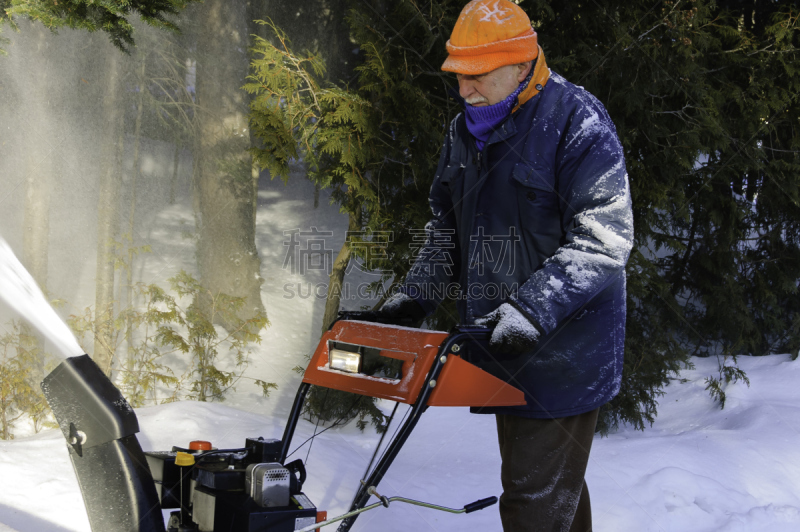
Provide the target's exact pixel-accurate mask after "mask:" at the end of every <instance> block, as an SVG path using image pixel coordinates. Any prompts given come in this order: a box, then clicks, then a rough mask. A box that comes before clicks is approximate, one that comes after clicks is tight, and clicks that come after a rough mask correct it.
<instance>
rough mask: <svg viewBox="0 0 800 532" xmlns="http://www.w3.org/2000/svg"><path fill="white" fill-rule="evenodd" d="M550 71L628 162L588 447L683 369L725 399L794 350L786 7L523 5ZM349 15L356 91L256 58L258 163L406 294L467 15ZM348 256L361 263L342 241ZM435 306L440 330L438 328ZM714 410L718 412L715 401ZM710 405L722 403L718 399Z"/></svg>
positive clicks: (276, 59)
mask: <svg viewBox="0 0 800 532" xmlns="http://www.w3.org/2000/svg"><path fill="white" fill-rule="evenodd" d="M520 5H521V6H522V7H523V8H524V9H525V10H526V11H527V12H528V14H529V15H530V17H531V20H532V21H533V25H534V27H535V29H536V30H537V32H538V33H539V36H540V42H541V44H542V46H543V48H544V51H545V54H546V56H547V61H548V64H549V65H550V67H551V68H552V69H553V70H554V71H556V72H559V73H560V74H562V75H564V76H565V77H566V78H567V79H569V80H570V81H573V82H574V83H576V84H578V85H583V86H585V87H586V89H587V90H589V91H590V92H592V93H593V94H594V95H596V96H597V97H598V98H599V99H600V100H601V101H602V102H603V103H604V105H605V106H606V107H607V109H608V111H609V113H610V115H611V118H612V119H613V121H614V123H615V124H616V126H617V130H618V133H619V136H620V139H621V141H622V144H623V146H624V149H625V154H626V159H627V165H628V172H629V175H630V181H631V188H632V195H633V201H634V214H635V224H636V225H635V230H636V248H637V249H635V250H634V252H633V254H632V256H631V260H630V262H629V264H628V268H627V270H628V279H629V281H628V332H627V341H626V354H625V366H626V367H625V371H624V377H623V378H624V382H623V386H622V391H621V393H620V395H619V396H618V397H617V398H616V399H615V400H614V401H612V402H611V403H610V404H609V405H607V407H606V408H605V409H604V411H603V414H602V416H601V421H600V425H599V428H600V430H608V429H609V428H610V427H613V426H615V425H616V424H617V423H619V422H620V421H624V422H629V423H632V424H633V425H634V426H636V427H638V428H643V427H644V426H645V424H646V423H648V422H652V421H653V419H654V416H655V414H656V407H657V399H658V397H659V395H660V394H661V393H662V392H661V390H662V388H663V387H664V386H665V385H666V384H668V382H669V379H670V378H672V377H674V376H675V375H676V374H677V372H678V371H679V370H680V369H681V368H682V367H684V366H686V365H688V364H689V357H690V356H691V355H700V356H711V355H718V356H720V357H722V358H721V360H722V362H721V365H720V375H719V377H715V376H711V377H710V389H711V391H712V393H714V392H715V388H714V384H715V383H716V389H718V390H722V391H724V382H727V381H730V380H735V379H737V378H742V377H743V374H741V372H739V371H738V370H737V369H736V368H735V366H732V365H731V364H732V363H734V362H735V356H736V355H741V354H753V355H761V354H767V353H770V352H786V351H789V352H792V353H797V350H798V348H800V312H798V311H799V310H800V308H799V307H800V298H798V294H797V289H798V285H797V279H798V278H800V242H798V234H800V227H798V225H800V208H799V207H798V201H800V172H799V171H800V158H799V157H798V153H800V138H799V137H798V127H800V124H798V122H797V120H798V118H797V117H798V116H800V113H799V112H798V111H800V108H799V107H800V102H798V97H797V94H798V91H799V90H800V69H798V68H797V65H798V64H800V62H798V52H797V46H798V38H799V37H798V31H797V30H798V14H799V13H800V8H798V3H797V2H782V3H777V2H768V3H763V2H759V3H756V2H755V1H752V2H750V1H748V2H745V1H736V0H730V1H726V2H710V1H706V0H682V1H666V2H663V3H656V4H653V3H652V2H651V1H649V0H648V1H644V0H635V1H633V2H620V1H616V0H598V1H597V2H591V3H581V4H576V3H572V2H553V1H548V0H523V1H521V2H520ZM355 7H356V8H355V9H352V10H351V11H350V12H349V14H348V23H349V25H350V28H351V38H352V39H353V40H354V41H355V43H356V45H357V46H358V47H359V50H360V53H359V58H360V61H361V62H360V64H359V66H358V67H357V68H356V71H357V77H356V78H355V79H353V80H351V82H350V83H344V84H338V85H332V84H326V83H325V82H324V76H323V72H324V65H323V63H322V62H321V60H320V59H319V57H316V56H313V55H305V56H299V55H296V54H294V53H293V52H292V49H291V45H290V44H289V42H288V40H287V39H286V38H285V37H283V38H281V39H280V44H279V45H278V46H272V45H270V44H269V43H268V42H267V41H264V40H259V41H258V42H257V43H256V46H255V58H254V60H253V72H254V73H253V76H252V78H251V83H250V84H249V85H248V86H247V89H248V90H249V91H250V92H252V93H253V94H254V100H253V105H252V111H251V123H252V128H253V132H254V133H255V134H256V135H257V136H258V137H259V138H260V139H261V140H262V142H263V144H262V146H260V147H259V148H258V149H257V150H255V151H254V154H255V157H256V160H257V162H259V164H261V165H262V166H264V167H267V168H269V169H270V170H271V171H272V172H273V174H277V175H283V176H286V175H287V164H288V161H289V160H290V159H292V158H298V157H303V158H304V160H305V161H306V163H307V164H308V165H309V173H310V176H311V178H312V179H313V180H315V181H316V182H318V183H319V184H320V185H321V186H325V187H329V188H331V189H332V191H333V198H334V199H335V200H336V201H337V202H338V203H339V204H340V205H341V206H342V208H343V210H344V211H345V212H348V213H351V214H353V215H355V216H357V219H358V220H360V221H361V227H362V229H364V230H365V233H364V240H366V241H367V242H370V241H371V240H374V238H375V236H376V235H379V234H380V232H383V231H387V232H391V233H392V234H393V237H394V238H393V240H392V241H391V242H388V245H387V246H385V248H384V249H385V252H386V256H385V258H383V259H378V260H371V261H370V259H374V257H371V256H370V255H369V250H370V246H368V245H357V246H352V252H353V255H354V256H357V257H359V258H361V259H362V260H366V261H368V264H369V265H370V266H371V267H372V268H374V269H379V270H381V271H383V272H384V278H385V279H394V280H395V281H397V280H400V279H402V278H403V277H404V275H405V273H406V272H407V269H408V267H409V264H410V260H411V259H412V258H413V257H412V256H411V251H412V250H413V249H414V245H415V244H416V245H418V243H417V242H416V241H415V239H414V237H415V235H416V233H415V232H413V231H412V230H414V229H420V228H422V227H423V225H424V223H425V221H427V219H428V217H429V211H428V207H427V194H428V190H429V188H430V184H431V181H432V178H433V174H434V170H435V166H436V162H437V156H438V152H439V149H440V147H441V145H442V141H443V137H444V133H445V128H446V125H447V124H448V122H449V121H450V119H451V118H452V117H453V116H455V114H456V113H457V112H458V111H459V109H458V108H457V105H456V104H455V102H454V101H453V100H449V99H447V88H448V86H454V85H455V79H454V77H452V76H451V75H449V74H446V73H442V72H440V71H439V66H440V65H441V64H442V61H443V60H444V58H445V55H446V50H445V46H444V44H445V41H446V40H447V38H448V37H449V34H450V31H451V29H452V26H453V23H454V21H455V18H456V17H457V15H458V13H459V12H460V9H461V7H462V4H461V3H460V2H450V1H446V0H440V1H433V2H431V3H429V4H427V7H425V8H424V9H420V7H419V6H418V5H417V3H415V2H412V1H410V0H402V1H398V2H391V3H390V2H386V3H383V2H378V3H370V5H369V6H365V5H364V4H360V3H359V4H357V5H356V6H355ZM354 243H358V242H357V241H354ZM452 320H453V313H452V311H451V310H450V308H449V307H447V306H445V307H444V309H441V310H440V313H439V315H438V316H437V318H436V325H437V327H445V326H446V325H447V323H448V321H450V322H452ZM716 395H717V397H720V395H719V394H718V393H716ZM723 397H724V396H723Z"/></svg>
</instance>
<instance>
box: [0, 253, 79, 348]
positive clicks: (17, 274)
mask: <svg viewBox="0 0 800 532" xmlns="http://www.w3.org/2000/svg"><path fill="white" fill-rule="evenodd" d="M0 298H2V299H3V300H4V301H5V302H6V303H7V304H8V306H10V307H11V308H12V309H14V310H15V311H17V312H18V313H19V314H20V316H22V317H23V318H25V320H26V321H27V322H28V323H30V324H31V325H32V326H34V327H35V328H36V329H37V330H38V331H39V332H40V333H42V334H43V335H44V336H45V337H46V338H47V339H48V340H50V342H52V344H53V345H54V346H55V348H56V350H57V351H58V353H59V354H60V355H62V356H75V355H82V354H83V349H81V346H79V345H78V341H77V340H76V339H75V336H74V335H73V334H72V331H70V330H69V327H67V325H66V324H65V323H64V322H63V321H62V320H61V318H59V317H58V314H56V312H55V311H54V310H53V307H51V306H50V304H49V303H48V302H47V299H45V297H44V294H43V293H42V291H41V290H40V289H39V285H37V284H36V281H34V280H33V277H31V274H30V273H28V270H26V269H25V267H24V266H23V265H22V263H20V261H19V260H18V259H17V257H16V255H14V252H13V251H12V250H11V247H10V246H9V245H8V244H7V243H6V241H5V240H3V239H2V238H0Z"/></svg>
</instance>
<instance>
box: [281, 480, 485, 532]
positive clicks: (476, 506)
mask: <svg viewBox="0 0 800 532" xmlns="http://www.w3.org/2000/svg"><path fill="white" fill-rule="evenodd" d="M367 492H368V493H369V494H370V495H375V496H376V497H377V498H378V499H380V500H379V501H378V502H375V503H372V504H370V505H369V506H364V507H363V508H359V509H357V510H353V511H350V512H347V513H345V514H342V515H339V516H337V517H332V518H331V519H327V520H325V521H322V522H320V523H316V524H313V525H310V526H307V527H305V528H301V529H300V530H296V531H295V532H312V531H313V530H318V529H320V528H322V527H323V526H328V525H332V524H333V523H337V522H339V521H343V520H345V519H348V518H353V519H355V517H356V516H357V515H360V514H363V513H364V512H367V511H369V510H373V509H375V508H378V507H380V506H383V507H384V508H388V507H389V504H390V503H392V502H404V503H407V504H413V505H414V506H422V507H424V508H431V509H433V510H439V511H442V512H449V513H451V514H468V513H471V512H476V511H478V510H483V509H484V508H488V507H489V506H492V505H493V504H495V503H497V497H487V498H485V499H481V500H479V501H475V502H472V503H469V504H467V505H466V506H464V507H463V508H448V507H447V506H440V505H438V504H432V503H429V502H423V501H417V500H414V499H407V498H405V497H384V496H383V495H380V494H379V493H378V492H377V491H375V486H369V487H368V488H367Z"/></svg>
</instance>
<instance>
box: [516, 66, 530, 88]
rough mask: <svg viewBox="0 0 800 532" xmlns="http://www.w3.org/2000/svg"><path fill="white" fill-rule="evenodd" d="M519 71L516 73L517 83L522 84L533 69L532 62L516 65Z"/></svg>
mask: <svg viewBox="0 0 800 532" xmlns="http://www.w3.org/2000/svg"><path fill="white" fill-rule="evenodd" d="M517 68H518V69H519V71H518V72H517V81H518V82H520V83H522V82H523V81H525V78H527V77H528V74H529V73H530V71H531V68H533V61H525V62H524V63H520V64H518V65H517Z"/></svg>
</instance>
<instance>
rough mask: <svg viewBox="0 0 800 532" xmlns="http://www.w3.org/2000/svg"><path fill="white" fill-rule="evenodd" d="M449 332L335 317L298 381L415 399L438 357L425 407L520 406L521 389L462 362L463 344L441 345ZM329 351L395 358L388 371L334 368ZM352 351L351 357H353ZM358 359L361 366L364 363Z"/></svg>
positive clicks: (408, 401) (522, 401)
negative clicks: (392, 368) (391, 371)
mask: <svg viewBox="0 0 800 532" xmlns="http://www.w3.org/2000/svg"><path fill="white" fill-rule="evenodd" d="M450 336H451V335H449V334H447V333H444V332H438V331H426V330H420V329H411V328H408V327H398V326H392V325H384V324H380V323H367V322H360V321H337V322H336V323H335V324H334V325H333V327H332V328H331V329H330V330H329V331H328V332H326V333H325V334H324V335H323V336H322V339H321V340H320V343H319V345H318V346H317V350H316V351H315V352H314V356H313V357H312V358H311V362H310V363H309V365H308V367H307V368H306V372H305V375H304V377H303V382H305V383H308V384H313V385H317V386H322V387H325V388H332V389H334V390H341V391H345V392H353V393H358V394H361V395H367V396H370V397H377V398H380V399H388V400H391V401H397V402H400V403H405V404H414V403H416V402H417V399H418V397H419V395H420V392H421V391H422V388H423V386H425V384H426V378H428V374H429V372H430V370H431V368H432V367H433V365H434V362H435V361H436V360H437V357H439V362H440V363H441V364H442V369H441V373H440V374H439V375H438V378H436V379H435V380H433V382H428V383H427V384H428V385H431V388H432V391H431V393H430V397H428V400H427V405H428V406H479V407H484V406H513V405H524V404H525V397H524V394H523V393H522V392H521V391H520V390H518V389H517V388H515V387H513V386H511V385H509V384H508V383H505V382H503V381H501V380H500V379H498V378H497V377H494V376H492V375H490V374H489V373H487V372H485V371H484V370H482V369H480V368H478V367H477V366H475V365H473V364H471V363H469V362H467V361H465V360H464V359H462V358H461V356H460V355H459V353H460V352H461V350H462V346H461V345H460V344H458V343H453V345H452V346H451V349H450V350H449V351H450V352H447V351H446V350H445V352H442V351H441V350H440V347H442V344H443V343H444V342H445V340H447V339H448V338H449V337H450ZM338 346H341V347H344V348H345V349H346V348H348V347H349V348H350V349H353V348H355V349H357V350H359V351H361V353H357V352H354V351H346V350H345V349H337V347H338ZM331 351H342V352H343V353H348V354H351V355H358V356H359V357H364V358H366V357H369V356H370V355H371V356H372V358H373V359H376V358H380V359H390V360H391V361H396V363H395V364H394V366H395V367H397V370H398V371H397V372H396V373H395V374H393V375H386V374H383V375H378V376H375V375H368V374H366V373H364V372H363V371H358V370H359V367H358V366H359V365H358V363H357V362H354V364H353V366H352V367H351V368H346V366H344V364H342V365H340V366H339V367H340V368H342V367H345V368H346V369H336V367H335V366H334V364H333V363H332V360H331ZM355 358H356V357H355V356H351V357H350V359H351V360H353V359H355ZM365 362H366V361H364V362H361V368H363V367H364V366H363V364H364V363H365Z"/></svg>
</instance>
